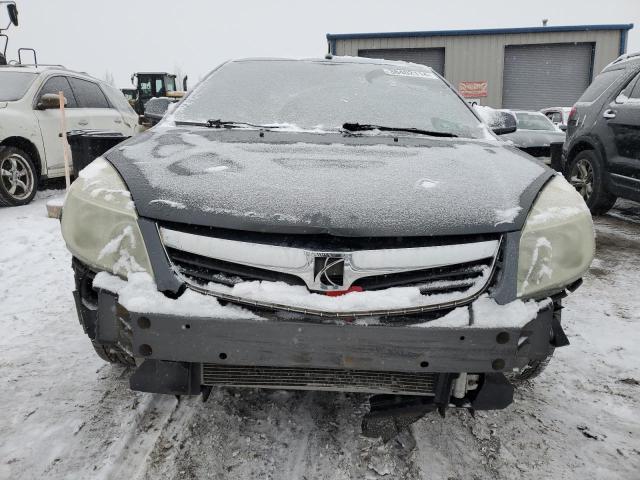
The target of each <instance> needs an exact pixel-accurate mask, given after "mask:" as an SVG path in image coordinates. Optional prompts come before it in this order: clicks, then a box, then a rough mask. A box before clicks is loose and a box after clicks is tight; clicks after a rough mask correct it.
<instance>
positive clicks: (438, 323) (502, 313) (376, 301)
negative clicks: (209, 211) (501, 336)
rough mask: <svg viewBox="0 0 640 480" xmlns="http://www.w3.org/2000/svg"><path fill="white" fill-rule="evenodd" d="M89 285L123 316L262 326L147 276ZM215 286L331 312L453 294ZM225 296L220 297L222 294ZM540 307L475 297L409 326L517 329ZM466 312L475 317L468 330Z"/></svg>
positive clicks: (107, 277) (242, 312) (239, 311)
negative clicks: (109, 296)
mask: <svg viewBox="0 0 640 480" xmlns="http://www.w3.org/2000/svg"><path fill="white" fill-rule="evenodd" d="M93 285H94V286H95V287H96V288H100V289H104V290H108V291H110V292H113V293H115V294H117V295H118V302H119V303H120V304H121V305H122V306H124V307H125V308H126V309H127V310H129V311H132V312H137V313H163V314H177V315H184V316H192V317H215V318H225V319H254V320H264V319H263V318H261V317H259V316H257V315H255V314H253V313H252V312H250V311H248V310H246V309H243V308H241V307H238V306H233V305H229V306H222V305H220V303H219V302H218V300H217V299H216V298H215V297H214V296H212V295H206V294H201V293H198V292H195V291H193V290H190V289H187V290H186V291H185V292H184V293H183V294H182V295H181V296H180V297H179V298H178V299H175V300H174V299H170V298H168V297H165V296H164V295H163V294H161V293H160V292H158V290H157V286H156V284H155V283H154V282H153V280H152V279H151V277H150V276H149V275H148V274H146V273H132V274H130V275H129V279H128V280H122V279H121V278H119V277H116V276H114V275H111V274H109V273H106V272H101V273H98V275H96V277H95V280H94V282H93ZM209 285H210V286H212V285H214V286H215V287H216V290H218V291H219V292H220V293H227V294H230V295H234V296H237V297H240V298H243V299H250V300H255V301H258V302H269V303H275V304H287V305H295V306H296V307H299V308H308V309H315V310H324V311H331V312H347V311H367V310H388V309H393V308H408V307H409V305H419V304H420V303H424V302H425V298H430V299H433V297H436V298H438V300H439V301H446V299H447V298H448V297H451V296H452V295H454V294H443V295H434V296H430V297H426V296H424V295H421V294H420V291H419V290H418V289H417V288H389V289H386V290H379V291H369V292H351V293H347V294H345V295H342V296H338V297H329V296H326V295H323V294H318V293H311V292H309V291H308V290H307V288H306V287H304V286H293V285H288V284H286V283H283V282H242V283H239V284H237V285H236V286H234V287H233V288H229V287H225V286H222V285H218V284H209ZM221 290H224V292H221ZM543 306H544V302H540V303H538V302H535V301H528V302H523V301H522V300H515V301H513V302H511V303H508V304H506V305H499V304H497V303H496V302H495V300H493V299H492V298H490V297H489V296H488V295H487V294H484V295H482V296H480V297H479V298H478V299H477V300H476V301H474V302H473V303H471V304H470V305H466V306H463V307H459V308H456V309H454V310H453V311H451V312H450V313H448V314H447V315H445V316H444V317H442V318H439V319H437V320H431V321H428V322H424V323H420V324H416V325H413V326H414V327H419V328H429V327H451V328H461V327H469V326H473V327H475V328H499V327H505V328H507V327H514V328H520V327H522V326H524V325H526V324H527V323H528V322H529V321H531V320H533V319H534V318H535V317H536V315H537V313H538V311H539V310H540V308H542V307H543ZM469 308H472V309H473V312H474V323H473V325H471V320H470V315H469ZM357 324H358V325H362V326H368V325H378V324H379V321H378V319H377V318H375V317H372V318H371V319H366V320H360V321H358V322H357Z"/></svg>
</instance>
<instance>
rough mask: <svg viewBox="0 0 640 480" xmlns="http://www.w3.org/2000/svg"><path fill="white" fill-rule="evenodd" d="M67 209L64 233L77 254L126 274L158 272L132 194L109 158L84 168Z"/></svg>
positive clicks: (96, 264)
mask: <svg viewBox="0 0 640 480" xmlns="http://www.w3.org/2000/svg"><path fill="white" fill-rule="evenodd" d="M62 212H63V213H62V236H63V237H64V240H65V242H66V244H67V248H68V249H69V250H70V251H71V253H72V254H73V255H74V256H76V257H77V258H79V259H80V260H82V261H83V262H85V263H87V264H88V265H90V266H92V267H94V268H96V269H98V270H106V271H108V272H111V273H114V274H116V275H119V276H121V277H124V278H126V277H127V276H128V275H129V273H133V272H147V273H149V274H150V275H152V274H153V272H152V270H151V264H150V262H149V256H148V255H147V250H146V248H145V245H144V241H143V239H142V234H141V233H140V228H139V227H138V215H137V214H136V211H135V208H134V206H133V201H132V200H131V194H130V193H129V191H128V190H127V187H126V186H125V184H124V182H123V181H122V179H121V178H120V176H119V175H118V172H117V171H116V169H115V168H113V166H112V165H111V164H110V163H109V162H107V161H106V160H105V159H104V158H97V159H95V160H94V161H93V162H92V163H90V164H89V165H88V166H87V167H86V168H84V169H83V170H82V171H80V175H79V177H78V179H77V180H76V181H75V182H73V184H72V185H71V187H70V188H69V192H68V194H67V197H66V199H65V202H64V206H63V207H62Z"/></svg>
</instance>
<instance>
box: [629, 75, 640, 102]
mask: <svg viewBox="0 0 640 480" xmlns="http://www.w3.org/2000/svg"><path fill="white" fill-rule="evenodd" d="M629 98H635V99H640V75H638V76H637V77H636V84H635V86H634V87H633V90H631V93H630V94H629Z"/></svg>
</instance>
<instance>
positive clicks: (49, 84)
mask: <svg viewBox="0 0 640 480" xmlns="http://www.w3.org/2000/svg"><path fill="white" fill-rule="evenodd" d="M58 92H62V93H63V94H64V98H66V99H67V105H66V106H65V108H78V102H77V100H76V96H75V95H74V94H73V90H71V86H69V81H68V80H67V77H51V78H50V79H49V80H47V81H46V82H45V83H44V85H43V86H42V88H41V89H40V94H39V97H38V99H40V97H42V96H43V95H44V94H46V93H55V94H56V95H57V94H58Z"/></svg>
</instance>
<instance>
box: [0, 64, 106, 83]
mask: <svg viewBox="0 0 640 480" xmlns="http://www.w3.org/2000/svg"><path fill="white" fill-rule="evenodd" d="M0 72H25V73H35V74H43V73H47V74H56V73H57V74H61V75H74V76H77V77H84V78H86V79H88V80H91V81H93V82H97V83H101V84H102V83H105V82H104V81H103V80H100V79H99V78H95V77H92V76H91V75H89V74H88V73H86V72H78V71H76V70H70V69H68V68H65V67H64V66H63V65H43V64H38V65H31V64H15V65H1V66H0Z"/></svg>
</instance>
